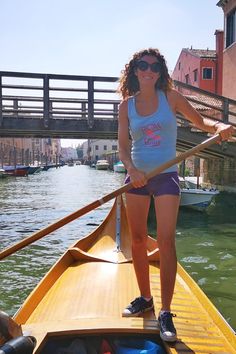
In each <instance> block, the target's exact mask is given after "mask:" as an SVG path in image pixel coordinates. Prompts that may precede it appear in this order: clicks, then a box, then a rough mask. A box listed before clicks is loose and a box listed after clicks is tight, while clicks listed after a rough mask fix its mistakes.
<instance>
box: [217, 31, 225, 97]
mask: <svg viewBox="0 0 236 354" xmlns="http://www.w3.org/2000/svg"><path fill="white" fill-rule="evenodd" d="M215 36H216V89H215V90H216V93H217V94H218V95H222V83H223V82H222V81H223V50H224V31H222V30H216V31H215Z"/></svg>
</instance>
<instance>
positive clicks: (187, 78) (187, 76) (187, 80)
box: [185, 74, 189, 84]
mask: <svg viewBox="0 0 236 354" xmlns="http://www.w3.org/2000/svg"><path fill="white" fill-rule="evenodd" d="M185 83H186V84H189V74H187V75H185Z"/></svg>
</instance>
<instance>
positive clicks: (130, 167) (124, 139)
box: [118, 100, 147, 188]
mask: <svg viewBox="0 0 236 354" xmlns="http://www.w3.org/2000/svg"><path fill="white" fill-rule="evenodd" d="M118 145H119V157H120V160H121V161H122V162H123V164H124V165H125V168H126V170H127V172H128V175H129V176H130V180H131V183H132V184H133V186H134V187H136V188H137V187H142V186H144V185H145V184H146V183H147V179H146V176H145V174H144V173H143V172H142V171H139V170H137V168H136V167H135V166H134V164H133V161H132V158H131V146H130V140H129V120H128V101H127V100H124V101H122V102H121V103H120V106H119V127H118Z"/></svg>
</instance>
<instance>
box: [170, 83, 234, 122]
mask: <svg viewBox="0 0 236 354" xmlns="http://www.w3.org/2000/svg"><path fill="white" fill-rule="evenodd" d="M174 86H175V88H176V89H177V90H178V91H179V92H181V93H182V94H183V95H184V96H185V97H186V98H187V99H188V101H189V102H190V103H191V104H192V105H193V107H194V108H196V109H197V110H198V112H199V113H200V114H201V115H202V116H203V117H205V118H210V119H215V120H220V121H222V122H224V123H230V124H232V125H235V126H236V100H232V99H229V98H227V97H224V96H219V95H216V94H214V93H211V92H209V91H205V90H202V89H200V88H198V87H195V86H191V85H188V84H185V83H183V82H180V81H174Z"/></svg>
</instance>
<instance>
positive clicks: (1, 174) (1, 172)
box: [0, 168, 9, 178]
mask: <svg viewBox="0 0 236 354" xmlns="http://www.w3.org/2000/svg"><path fill="white" fill-rule="evenodd" d="M8 176H9V174H8V173H7V172H6V171H5V170H4V169H3V168H0V178H5V177H8Z"/></svg>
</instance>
